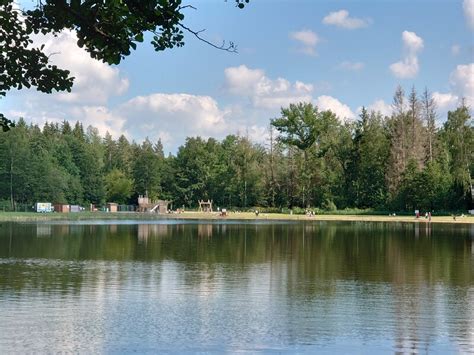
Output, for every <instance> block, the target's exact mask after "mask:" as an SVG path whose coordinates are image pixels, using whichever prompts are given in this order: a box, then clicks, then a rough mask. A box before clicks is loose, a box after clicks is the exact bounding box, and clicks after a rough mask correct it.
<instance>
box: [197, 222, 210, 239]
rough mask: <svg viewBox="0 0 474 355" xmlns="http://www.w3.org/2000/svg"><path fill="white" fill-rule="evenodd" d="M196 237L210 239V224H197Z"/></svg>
mask: <svg viewBox="0 0 474 355" xmlns="http://www.w3.org/2000/svg"><path fill="white" fill-rule="evenodd" d="M198 237H200V238H211V237H212V224H198Z"/></svg>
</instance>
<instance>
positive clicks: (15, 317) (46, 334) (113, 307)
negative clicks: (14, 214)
mask: <svg viewBox="0 0 474 355" xmlns="http://www.w3.org/2000/svg"><path fill="white" fill-rule="evenodd" d="M146 223H147V224H141V222H137V221H135V222H133V221H115V222H102V221H101V222H82V223H69V224H63V222H61V224H59V223H53V224H51V223H38V224H14V223H3V224H2V225H1V226H0V353H1V354H4V353H12V352H15V353H18V352H20V353H25V352H26V353H32V352H33V353H38V352H40V353H44V352H48V353H52V352H54V353H57V352H80V353H98V352H99V353H129V352H136V353H156V352H236V351H243V352H250V353H254V352H298V353H301V352H308V353H309V352H311V353H312V352H319V353H335V352H336V353H351V354H352V353H365V354H369V353H393V352H414V353H417V352H418V353H473V352H474V277H473V276H474V245H473V243H474V242H473V240H474V225H432V226H431V227H429V226H428V224H425V223H423V224H420V225H418V224H416V225H415V224H402V223H398V224H397V223H393V224H386V223H362V222H346V223H338V222H308V223H288V222H285V223H281V222H280V223H279V222H272V223H265V222H259V223H254V222H228V223H223V222H222V223H212V224H209V222H189V221H166V220H161V221H156V222H146Z"/></svg>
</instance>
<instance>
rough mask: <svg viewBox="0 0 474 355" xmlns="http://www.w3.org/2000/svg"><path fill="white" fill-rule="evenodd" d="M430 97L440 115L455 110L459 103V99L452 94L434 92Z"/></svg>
mask: <svg viewBox="0 0 474 355" xmlns="http://www.w3.org/2000/svg"><path fill="white" fill-rule="evenodd" d="M432 97H433V100H434V101H435V103H436V107H437V109H438V111H439V112H440V113H445V112H447V111H449V110H454V109H455V108H456V105H457V103H458V102H459V97H458V96H456V95H454V94H452V93H446V94H443V93H440V92H437V91H435V92H433V93H432Z"/></svg>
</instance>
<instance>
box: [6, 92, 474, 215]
mask: <svg viewBox="0 0 474 355" xmlns="http://www.w3.org/2000/svg"><path fill="white" fill-rule="evenodd" d="M436 120H437V112H436V106H435V103H434V100H433V99H432V97H431V95H430V94H429V92H428V91H427V90H425V92H424V93H423V94H422V95H421V96H420V95H418V94H417V93H416V91H415V89H412V91H411V92H410V93H409V95H408V96H406V95H405V93H404V92H403V90H402V89H401V88H400V87H399V88H398V89H397V91H396V93H395V95H394V102H393V113H392V115H391V116H389V117H388V116H387V117H383V116H382V115H381V114H380V113H377V112H368V111H367V110H366V109H363V110H362V112H361V114H360V118H359V119H358V120H357V121H356V122H351V123H342V122H341V120H339V119H338V117H336V115H335V114H334V113H332V112H330V111H319V110H318V108H317V107H314V106H313V105H311V104H309V103H299V104H292V105H290V106H289V107H287V108H282V111H281V117H280V118H277V119H273V120H271V122H270V125H269V138H268V140H267V142H266V143H265V144H255V143H253V142H251V141H250V140H249V139H248V138H247V137H242V136H238V135H229V136H227V137H226V138H224V139H223V140H222V141H218V140H216V139H213V138H209V139H202V138H200V137H189V138H187V139H186V142H185V143H184V145H182V146H181V147H179V149H178V152H177V153H176V155H169V156H165V155H164V154H163V146H162V144H161V142H160V141H159V140H158V141H156V142H152V141H150V140H149V139H146V140H145V141H144V142H142V143H140V144H139V143H136V142H129V141H128V140H127V138H125V136H123V135H122V136H121V137H120V138H118V139H116V140H115V139H113V138H112V137H111V136H110V135H109V134H106V135H105V137H102V136H101V135H100V134H99V133H98V130H97V129H96V128H93V127H88V128H87V129H85V130H84V128H83V126H82V125H81V123H79V122H77V123H76V124H75V125H74V126H71V125H70V124H69V123H68V122H67V121H64V122H63V123H61V124H58V123H46V124H45V125H44V127H43V128H42V129H41V128H40V127H38V126H37V125H28V124H26V122H25V121H24V120H22V119H20V120H19V122H17V125H16V127H15V128H13V129H11V130H10V131H9V132H5V133H1V134H0V176H1V180H0V201H4V203H8V204H10V205H12V206H13V207H14V206H15V205H16V204H18V203H28V204H33V203H34V202H37V201H50V202H55V203H69V204H82V205H86V204H88V203H93V204H98V205H100V204H103V203H105V202H117V203H120V204H136V198H137V196H138V195H139V194H145V193H146V192H147V193H148V195H149V196H150V197H152V198H160V199H168V200H172V201H173V204H174V206H175V208H176V207H180V206H182V205H185V206H186V207H196V205H197V200H199V199H211V200H213V201H214V204H215V206H221V207H228V208H231V207H236V208H250V207H254V206H260V207H268V208H272V207H273V208H275V210H277V209H281V208H292V207H303V208H304V207H319V208H323V209H328V210H335V209H344V208H372V209H379V210H387V209H390V210H398V211H401V210H413V209H416V208H418V209H422V210H433V209H434V210H463V209H466V208H470V206H471V204H472V201H471V176H474V127H473V123H472V119H471V117H470V113H469V109H468V108H467V107H466V106H465V105H464V104H463V103H461V104H460V106H459V107H458V108H457V109H456V110H455V111H451V112H449V113H448V116H447V119H446V120H445V123H444V125H443V126H442V127H438V126H437V125H436Z"/></svg>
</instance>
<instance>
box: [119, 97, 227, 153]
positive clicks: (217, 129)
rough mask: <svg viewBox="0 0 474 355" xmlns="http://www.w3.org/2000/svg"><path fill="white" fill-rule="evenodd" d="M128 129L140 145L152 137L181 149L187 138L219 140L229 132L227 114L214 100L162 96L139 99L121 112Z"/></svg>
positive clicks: (209, 98) (126, 105) (153, 139)
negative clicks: (218, 138) (217, 138)
mask: <svg viewBox="0 0 474 355" xmlns="http://www.w3.org/2000/svg"><path fill="white" fill-rule="evenodd" d="M117 112H119V113H120V115H122V116H123V117H125V118H126V122H125V124H124V128H125V129H126V130H127V132H129V134H130V136H132V137H133V138H134V139H138V140H139V141H141V140H143V139H145V138H146V137H149V138H150V140H152V141H156V140H158V138H161V139H162V140H163V142H164V143H165V142H166V143H167V144H168V145H171V146H173V147H177V146H178V145H179V144H183V142H184V140H185V138H186V137H187V136H196V135H200V136H203V137H210V136H213V137H218V136H221V135H222V134H223V133H224V132H227V131H228V127H229V122H227V121H226V120H225V116H226V112H225V111H223V110H221V109H220V108H219V106H218V104H217V102H216V101H215V100H214V99H213V98H212V97H210V96H197V95H189V94H182V93H180V94H161V93H155V94H151V95H147V96H137V97H135V98H133V99H131V100H129V101H127V102H125V103H124V104H122V105H120V106H119V107H118V109H117Z"/></svg>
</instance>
